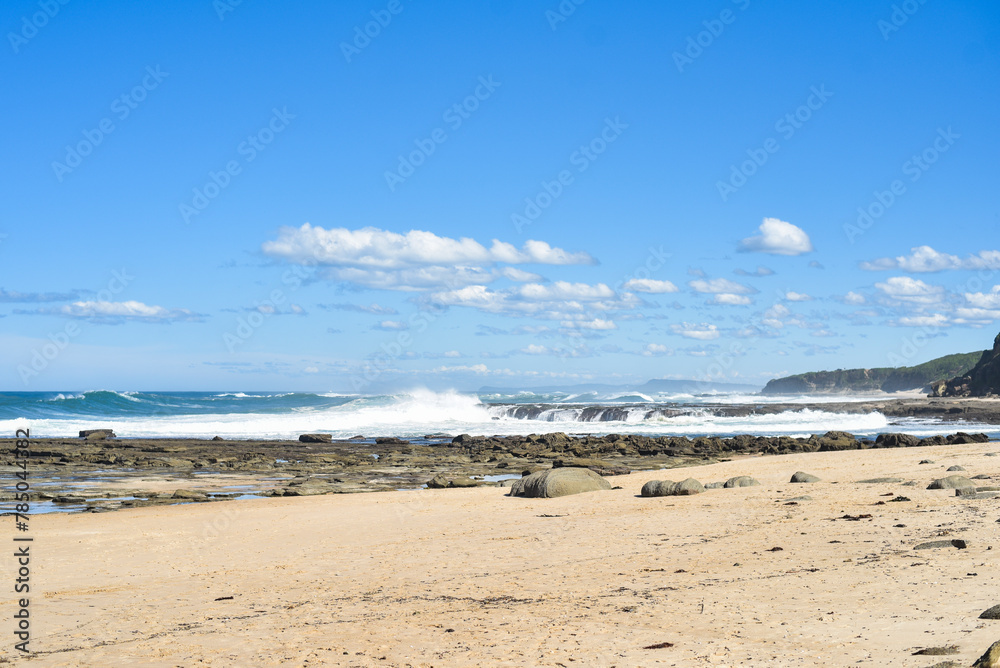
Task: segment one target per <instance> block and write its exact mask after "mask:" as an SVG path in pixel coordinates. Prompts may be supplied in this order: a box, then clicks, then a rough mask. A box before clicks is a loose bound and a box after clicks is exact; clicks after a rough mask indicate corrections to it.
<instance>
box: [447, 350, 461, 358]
mask: <svg viewBox="0 0 1000 668" xmlns="http://www.w3.org/2000/svg"><path fill="white" fill-rule="evenodd" d="M444 356H445V357H461V356H462V353H460V352H458V351H457V350H448V351H446V352H445V354H444Z"/></svg>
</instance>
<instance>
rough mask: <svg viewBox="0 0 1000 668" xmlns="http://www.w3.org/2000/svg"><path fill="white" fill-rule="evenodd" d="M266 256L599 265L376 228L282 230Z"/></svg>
mask: <svg viewBox="0 0 1000 668" xmlns="http://www.w3.org/2000/svg"><path fill="white" fill-rule="evenodd" d="M262 250H263V251H264V253H265V254H267V255H270V256H271V257H278V258H282V259H285V260H288V261H291V262H296V263H300V264H320V265H329V266H347V267H365V268H369V269H402V268H405V267H414V266H421V265H438V266H446V265H456V264H467V265H486V264H493V263H496V262H503V263H506V264H530V263H534V264H556V265H567V264H594V263H595V261H594V258H592V257H591V256H590V255H588V254H587V253H570V252H568V251H565V250H563V249H561V248H553V247H552V246H550V245H549V244H547V243H545V242H544V241H534V240H529V241H526V242H525V244H524V246H522V247H521V248H520V249H518V248H516V247H515V246H514V245H512V244H509V243H505V242H502V241H499V240H496V239H494V240H493V244H492V246H490V248H486V247H485V246H483V245H482V244H480V243H479V242H478V241H475V240H474V239H470V238H468V237H463V238H462V239H451V238H449V237H439V236H438V235H436V234H434V233H433V232H427V231H424V230H411V231H409V232H407V233H406V234H398V233H396V232H389V231H387V230H380V229H378V228H375V227H365V228H362V229H358V230H349V229H347V228H343V227H337V228H333V229H329V230H327V229H324V228H322V227H314V226H312V225H310V224H309V223H306V224H304V225H302V227H298V228H295V227H282V228H281V229H280V230H279V231H278V238H277V239H275V240H274V241H267V242H265V243H264V244H263V245H262Z"/></svg>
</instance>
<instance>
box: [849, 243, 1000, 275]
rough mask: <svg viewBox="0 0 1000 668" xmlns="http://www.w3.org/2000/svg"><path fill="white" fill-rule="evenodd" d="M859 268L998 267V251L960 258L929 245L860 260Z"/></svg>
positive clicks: (932, 269) (942, 268)
mask: <svg viewBox="0 0 1000 668" xmlns="http://www.w3.org/2000/svg"><path fill="white" fill-rule="evenodd" d="M861 268H862V269H866V270H868V271H882V270H886V269H898V270H900V271H908V272H911V273H922V272H934V271H945V270H948V269H994V270H996V269H1000V251H995V250H984V251H980V252H978V253H976V254H974V255H968V256H966V257H965V258H961V257H959V256H957V255H950V254H948V253H939V252H938V251H936V250H934V249H933V248H931V247H930V246H917V247H915V248H911V249H910V254H909V255H900V256H897V257H883V258H879V259H877V260H872V261H870V262H862V263H861Z"/></svg>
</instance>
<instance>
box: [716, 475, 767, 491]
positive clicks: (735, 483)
mask: <svg viewBox="0 0 1000 668" xmlns="http://www.w3.org/2000/svg"><path fill="white" fill-rule="evenodd" d="M758 485H760V482H759V481H758V480H757V479H756V478H751V477H750V476H748V475H738V476H736V477H734V478H730V479H729V480H727V481H726V482H725V483H724V484H723V487H725V488H726V489H731V488H733V487H756V486H758Z"/></svg>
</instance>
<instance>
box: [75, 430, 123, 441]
mask: <svg viewBox="0 0 1000 668" xmlns="http://www.w3.org/2000/svg"><path fill="white" fill-rule="evenodd" d="M80 438H85V439H87V440H88V441H103V440H104V439H107V438H115V432H114V431H113V430H111V429H84V430H82V431H81V432H80Z"/></svg>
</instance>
